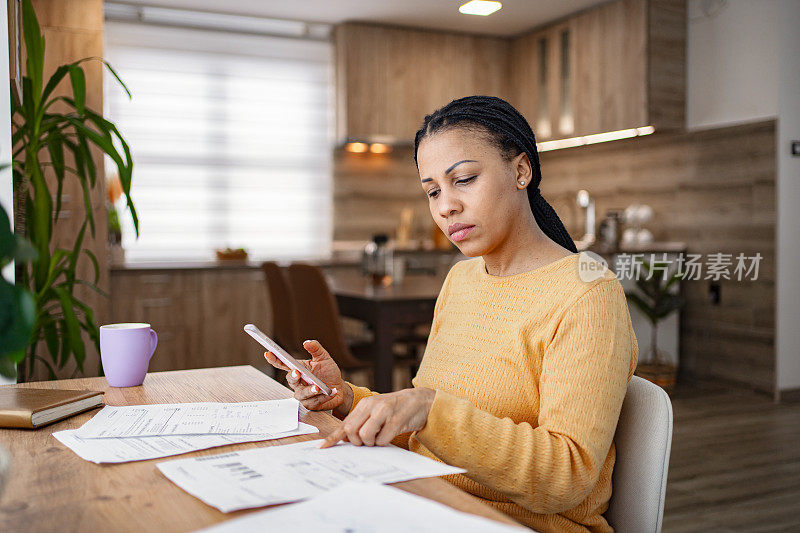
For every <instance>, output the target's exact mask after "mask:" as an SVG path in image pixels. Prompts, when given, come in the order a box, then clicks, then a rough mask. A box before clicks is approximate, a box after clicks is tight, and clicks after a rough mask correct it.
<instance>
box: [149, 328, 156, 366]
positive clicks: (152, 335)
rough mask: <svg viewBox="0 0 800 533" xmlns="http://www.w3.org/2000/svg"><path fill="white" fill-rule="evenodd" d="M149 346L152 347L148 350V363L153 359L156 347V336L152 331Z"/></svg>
mask: <svg viewBox="0 0 800 533" xmlns="http://www.w3.org/2000/svg"><path fill="white" fill-rule="evenodd" d="M150 344H151V346H152V347H151V348H150V357H148V358H147V360H148V361H149V360H150V359H152V358H153V354H154V353H156V346H158V335H157V334H156V332H155V331H154V330H153V329H151V330H150Z"/></svg>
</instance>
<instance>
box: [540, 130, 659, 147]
mask: <svg viewBox="0 0 800 533" xmlns="http://www.w3.org/2000/svg"><path fill="white" fill-rule="evenodd" d="M654 131H656V129H655V128H654V127H653V126H643V127H641V128H630V129H627V130H617V131H608V132H605V133H594V134H592V135H584V136H582V137H568V138H566V139H556V140H554V141H544V142H540V143H536V149H537V150H538V151H540V152H547V151H550V150H561V149H563V148H574V147H575V146H583V145H585V144H595V143H603V142H608V141H618V140H620V139H628V138H630V137H639V136H641V135H650V134H651V133H653V132H654Z"/></svg>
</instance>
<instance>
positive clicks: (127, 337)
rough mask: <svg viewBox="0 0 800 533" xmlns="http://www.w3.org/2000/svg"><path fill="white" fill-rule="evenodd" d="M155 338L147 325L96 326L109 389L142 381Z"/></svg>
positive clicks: (156, 339) (156, 338)
mask: <svg viewBox="0 0 800 533" xmlns="http://www.w3.org/2000/svg"><path fill="white" fill-rule="evenodd" d="M156 345H158V335H156V332H155V331H153V330H152V329H150V324H143V323H126V324H106V325H105V326H100V360H101V361H102V362H103V372H104V373H105V375H106V381H108V384H109V385H111V386H112V387H135V386H137V385H141V384H142V383H143V382H144V376H145V374H147V367H148V366H149V365H150V359H151V358H152V357H153V354H154V353H155V351H156Z"/></svg>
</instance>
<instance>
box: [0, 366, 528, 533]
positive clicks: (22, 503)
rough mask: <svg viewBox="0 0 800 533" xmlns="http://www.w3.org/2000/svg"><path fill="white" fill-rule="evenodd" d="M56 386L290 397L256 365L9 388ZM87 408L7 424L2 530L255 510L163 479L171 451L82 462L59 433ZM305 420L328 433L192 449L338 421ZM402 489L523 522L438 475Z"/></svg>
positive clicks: (164, 394)
mask: <svg viewBox="0 0 800 533" xmlns="http://www.w3.org/2000/svg"><path fill="white" fill-rule="evenodd" d="M7 386H11V387H42V388H51V389H93V390H104V391H106V394H105V401H106V404H108V405H137V404H151V403H177V402H198V401H218V402H242V401H254V400H271V399H279V398H288V397H290V396H291V392H290V391H289V389H287V388H285V387H283V386H282V385H280V384H278V383H277V382H276V381H274V380H273V379H271V378H269V377H268V376H266V375H264V374H262V373H261V372H259V371H258V370H256V369H254V368H253V367H251V366H236V367H224V368H208V369H199V370H181V371H174V372H157V373H152V374H148V375H147V378H146V379H145V382H144V384H143V385H142V386H140V387H129V388H114V387H109V386H108V384H107V383H106V381H105V379H104V378H84V379H69V380H62V381H49V382H40V383H25V384H21V385H7ZM96 412H97V411H96V410H93V411H89V412H88V413H83V414H80V415H77V416H74V417H72V418H69V419H66V420H62V421H61V422H58V423H56V424H52V425H50V426H47V427H44V428H42V429H38V430H19V429H0V446H2V447H3V448H5V449H6V450H7V451H8V452H10V454H11V457H12V463H11V469H10V471H9V473H8V475H9V479H8V480H7V482H6V486H5V489H4V491H3V493H2V494H1V495H0V531H26V532H33V531H59V532H63V531H88V532H92V533H99V532H103V531H111V530H113V531H192V530H195V529H198V528H201V527H206V526H209V525H212V524H214V523H217V522H222V521H224V520H228V519H231V518H235V517H239V516H243V515H245V514H247V513H250V512H254V511H256V510H253V509H249V510H245V511H237V512H233V513H227V514H224V513H221V512H220V511H218V510H217V509H214V508H213V507H209V506H207V505H205V504H204V503H202V502H201V501H200V500H198V499H196V498H194V497H193V496H190V495H189V494H188V493H186V492H184V491H183V490H181V489H180V488H178V486H177V485H175V484H173V483H172V482H170V481H169V480H168V479H167V478H165V477H164V476H163V475H162V474H161V472H160V471H159V470H158V469H156V463H158V462H160V461H168V460H170V459H174V458H175V456H173V457H165V458H161V459H152V460H149V461H137V462H132V463H123V464H109V465H96V464H94V463H90V462H88V461H84V460H83V459H81V458H80V457H78V456H77V455H75V454H74V453H73V452H72V451H71V450H69V449H68V448H66V447H65V446H63V445H62V444H61V443H60V442H58V441H57V440H56V439H55V438H54V437H53V436H52V435H51V433H53V432H55V431H59V430H62V429H73V428H77V427H79V426H81V425H82V424H83V423H84V422H86V421H87V420H89V418H91V417H92V416H93V415H94V414H95V413H96ZM300 420H302V421H303V422H306V423H308V424H312V425H314V426H316V427H318V428H319V429H320V434H314V435H303V436H298V437H287V438H284V439H279V440H272V441H264V442H257V443H245V444H235V445H231V446H225V447H222V448H212V449H210V450H202V451H198V452H192V453H191V454H185V455H182V456H180V457H188V456H190V455H191V456H202V455H214V454H218V453H223V452H225V451H234V450H244V449H249V448H258V447H264V446H277V445H282V444H290V443H293V442H300V441H304V440H313V439H318V438H321V437H322V436H325V435H327V434H328V433H329V432H330V431H331V430H332V429H333V428H334V427H335V426H336V424H337V423H338V420H336V419H335V418H334V417H332V416H331V415H329V414H327V413H321V412H309V413H306V414H304V415H301V417H300ZM395 486H396V487H398V488H401V489H403V490H406V491H408V492H412V493H414V494H418V495H421V496H424V497H426V498H430V499H432V500H436V501H439V502H442V503H444V504H447V505H449V506H450V507H453V508H455V509H459V510H461V511H465V512H469V513H473V514H477V515H481V516H485V517H488V518H492V519H495V520H498V521H501V522H506V523H512V524H513V523H515V522H513V520H511V518H509V517H507V516H506V515H504V514H502V513H501V512H499V511H497V510H495V509H493V508H491V507H489V506H487V505H486V504H484V503H482V502H480V501H479V500H478V499H477V498H475V497H473V496H471V495H469V494H467V493H466V492H463V491H461V490H460V489H457V488H456V487H454V486H452V485H451V484H449V483H447V482H446V481H444V480H442V479H440V478H427V479H417V480H413V481H406V482H403V483H397V484H395Z"/></svg>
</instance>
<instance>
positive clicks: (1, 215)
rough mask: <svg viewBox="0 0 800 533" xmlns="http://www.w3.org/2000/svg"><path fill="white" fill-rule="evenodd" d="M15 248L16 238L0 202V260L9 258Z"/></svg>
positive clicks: (12, 256)
mask: <svg viewBox="0 0 800 533" xmlns="http://www.w3.org/2000/svg"><path fill="white" fill-rule="evenodd" d="M16 250H17V240H16V237H15V235H14V233H13V232H12V231H11V220H9V218H8V213H7V212H6V210H5V208H4V207H3V206H2V204H0V260H11V259H13V258H14V254H15V253H16Z"/></svg>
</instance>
